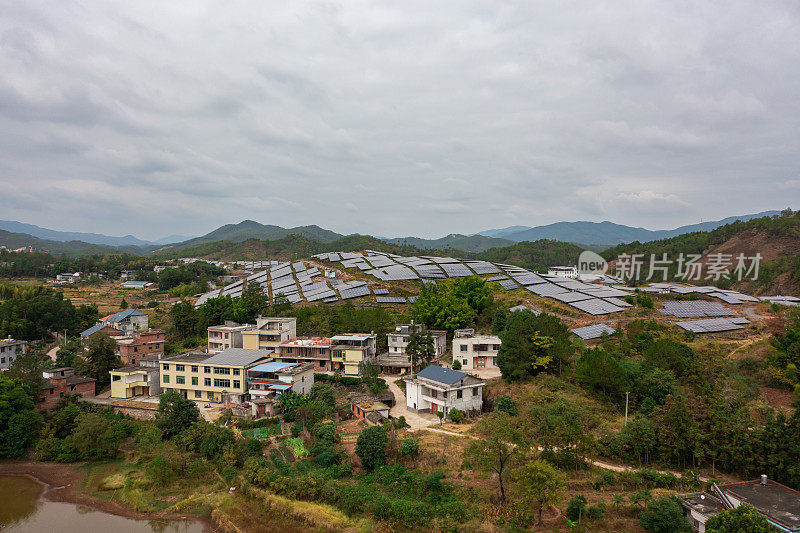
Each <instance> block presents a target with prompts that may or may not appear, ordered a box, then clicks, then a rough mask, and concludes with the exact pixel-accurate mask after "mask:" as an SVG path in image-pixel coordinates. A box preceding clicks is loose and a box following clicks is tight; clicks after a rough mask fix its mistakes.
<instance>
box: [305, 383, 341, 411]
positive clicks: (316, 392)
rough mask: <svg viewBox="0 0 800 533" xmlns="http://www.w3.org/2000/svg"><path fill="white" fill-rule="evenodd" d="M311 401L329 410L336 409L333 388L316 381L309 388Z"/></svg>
mask: <svg viewBox="0 0 800 533" xmlns="http://www.w3.org/2000/svg"><path fill="white" fill-rule="evenodd" d="M310 396H311V400H312V401H319V402H322V403H323V404H325V405H327V406H329V407H330V409H331V410H333V409H335V408H336V392H335V391H334V390H333V387H331V386H330V385H328V384H327V383H323V382H322V381H317V382H316V383H314V384H313V385H312V386H311V394H310Z"/></svg>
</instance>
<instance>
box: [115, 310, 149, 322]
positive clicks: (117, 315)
mask: <svg viewBox="0 0 800 533" xmlns="http://www.w3.org/2000/svg"><path fill="white" fill-rule="evenodd" d="M141 315H144V313H142V312H141V311H139V310H137V309H125V310H124V311H120V312H119V313H114V314H113V315H111V316H110V317H108V319H107V322H119V321H120V320H125V319H126V318H128V317H129V316H141Z"/></svg>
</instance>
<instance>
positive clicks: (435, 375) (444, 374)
mask: <svg viewBox="0 0 800 533" xmlns="http://www.w3.org/2000/svg"><path fill="white" fill-rule="evenodd" d="M417 375H418V376H419V377H421V378H425V379H429V380H431V381H438V382H439V383H445V384H447V385H452V384H453V383H455V382H457V381H459V380H461V379H463V378H465V377H467V374H465V373H464V372H459V371H458V370H452V369H450V368H443V367H441V366H436V365H430V366H428V367H426V368H424V369H423V370H420V371H419V372H418V373H417Z"/></svg>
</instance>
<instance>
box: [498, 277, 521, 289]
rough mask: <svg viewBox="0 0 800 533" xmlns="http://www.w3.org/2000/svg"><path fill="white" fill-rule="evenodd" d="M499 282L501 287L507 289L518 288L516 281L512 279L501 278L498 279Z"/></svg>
mask: <svg viewBox="0 0 800 533" xmlns="http://www.w3.org/2000/svg"><path fill="white" fill-rule="evenodd" d="M499 283H500V286H501V287H503V288H504V289H505V290H507V291H513V290H514V289H518V288H519V286H518V285H517V284H516V283H514V282H513V281H512V280H510V279H501V280H500V281H499Z"/></svg>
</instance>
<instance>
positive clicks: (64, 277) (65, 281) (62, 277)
mask: <svg viewBox="0 0 800 533" xmlns="http://www.w3.org/2000/svg"><path fill="white" fill-rule="evenodd" d="M80 280H81V273H80V272H66V273H64V274H56V284H57V285H71V284H73V283H78V282H79V281H80Z"/></svg>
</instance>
